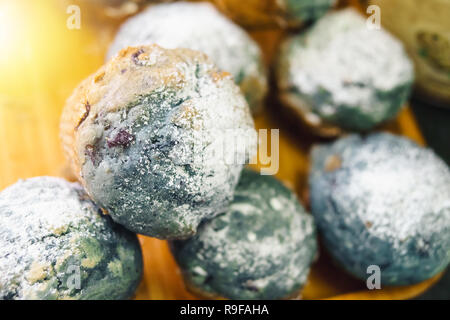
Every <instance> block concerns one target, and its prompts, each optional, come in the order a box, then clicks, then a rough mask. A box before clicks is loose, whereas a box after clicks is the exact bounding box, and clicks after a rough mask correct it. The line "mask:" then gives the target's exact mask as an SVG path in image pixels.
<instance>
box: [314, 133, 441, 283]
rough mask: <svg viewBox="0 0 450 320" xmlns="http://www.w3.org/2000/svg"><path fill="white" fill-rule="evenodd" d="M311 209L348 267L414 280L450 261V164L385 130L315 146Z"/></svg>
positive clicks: (364, 274)
mask: <svg viewBox="0 0 450 320" xmlns="http://www.w3.org/2000/svg"><path fill="white" fill-rule="evenodd" d="M309 179H310V181H309V184H310V198H311V210H312V213H313V215H314V217H315V220H316V222H317V225H318V228H319V231H320V232H321V234H322V237H323V240H324V245H325V247H326V248H327V249H328V251H329V252H330V253H331V255H332V256H333V257H334V258H335V259H336V260H337V262H338V263H339V264H340V265H342V266H343V267H344V268H345V270H347V271H348V272H349V273H351V274H353V275H354V276H356V277H358V278H360V279H362V280H366V279H367V278H368V277H369V274H368V267H369V266H371V265H375V266H378V267H379V268H380V271H381V285H382V286H384V285H409V284H414V283H418V282H421V281H424V280H426V279H429V278H431V277H433V276H434V275H436V274H438V273H439V272H441V271H443V270H444V269H445V268H446V267H447V265H448V264H449V262H450V170H449V168H448V166H447V165H446V164H445V163H444V162H443V161H442V160H441V159H440V158H439V157H437V156H436V155H435V154H434V153H433V152H432V151H431V150H429V149H426V148H422V147H420V146H418V145H416V144H415V143H413V142H412V141H410V140H408V139H405V138H402V137H398V136H394V135H391V134H387V133H378V134H372V135H369V136H367V137H360V136H358V135H351V136H348V137H346V138H342V139H340V140H338V141H336V142H335V143H331V144H329V145H322V146H317V147H315V148H314V149H313V151H312V169H311V173H310V178H309Z"/></svg>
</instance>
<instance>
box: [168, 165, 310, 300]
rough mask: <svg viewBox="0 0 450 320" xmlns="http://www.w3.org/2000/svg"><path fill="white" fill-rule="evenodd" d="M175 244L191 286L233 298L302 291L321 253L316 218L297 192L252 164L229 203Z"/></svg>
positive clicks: (286, 295)
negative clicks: (315, 226)
mask: <svg viewBox="0 0 450 320" xmlns="http://www.w3.org/2000/svg"><path fill="white" fill-rule="evenodd" d="M172 249H173V252H174V255H175V258H176V260H177V262H178V263H179V265H180V267H181V269H182V272H183V274H184V277H185V280H186V281H187V283H188V285H189V286H190V289H191V290H193V291H197V292H200V294H202V295H206V296H212V297H214V296H221V297H225V298H231V299H283V298H290V297H293V296H295V295H298V294H299V291H300V289H301V288H302V287H303V285H304V284H305V282H306V278H307V276H308V273H309V268H310V265H311V263H312V260H313V259H314V258H315V256H316V254H317V253H316V250H317V244H316V238H315V228H314V223H313V219H312V217H311V216H310V215H308V214H306V212H305V210H304V209H303V207H302V206H301V204H300V203H299V202H298V200H297V198H296V196H295V195H294V194H293V193H292V192H291V191H290V190H289V189H287V188H286V187H284V186H283V185H282V184H281V183H280V182H279V181H278V180H276V179H274V178H272V177H270V176H260V175H259V174H258V173H257V172H254V171H251V170H248V169H246V170H244V171H243V174H242V177H241V180H240V182H239V185H238V187H237V189H236V192H235V195H234V200H233V202H232V203H231V206H230V207H229V209H228V210H227V211H226V212H225V213H224V214H222V215H219V216H218V217H216V218H214V219H213V220H211V221H208V222H205V223H203V224H202V225H201V226H200V228H199V231H198V234H197V235H195V236H194V237H193V238H191V239H188V240H186V241H174V242H173V243H172Z"/></svg>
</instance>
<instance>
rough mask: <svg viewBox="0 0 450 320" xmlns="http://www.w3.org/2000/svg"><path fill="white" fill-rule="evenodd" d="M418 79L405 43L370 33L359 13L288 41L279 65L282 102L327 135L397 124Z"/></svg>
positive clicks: (340, 14)
mask: <svg viewBox="0 0 450 320" xmlns="http://www.w3.org/2000/svg"><path fill="white" fill-rule="evenodd" d="M413 78H414V72H413V66H412V63H411V61H410V60H409V58H408V56H407V55H406V53H405V51H404V49H403V46H402V45H401V43H400V42H399V41H397V40H396V39H395V38H393V37H392V36H391V35H389V34H388V33H387V32H386V31H384V30H383V29H381V30H370V29H369V28H367V26H366V20H365V19H364V18H363V17H362V16H361V15H360V14H358V13H357V12H356V11H355V10H354V9H344V10H341V11H337V12H334V13H331V14H328V15H326V16H325V17H323V18H322V19H321V20H319V21H318V22H317V23H316V24H315V25H314V26H313V27H312V28H311V29H309V30H307V31H306V32H305V33H302V34H299V35H296V36H293V37H290V38H288V39H287V40H285V42H284V43H283V44H282V48H281V50H280V54H279V61H278V64H277V83H278V89H279V95H280V99H281V100H282V102H284V104H285V105H286V106H288V107H289V108H291V109H292V110H294V111H295V112H296V113H298V114H299V115H300V117H301V119H303V120H304V122H305V123H306V124H308V125H309V126H310V127H311V128H313V129H314V130H315V131H316V132H317V133H318V134H320V135H324V136H336V135H338V134H340V133H342V132H344V131H368V130H371V129H373V128H374V127H375V126H377V125H379V124H380V123H383V122H385V121H387V120H389V119H392V118H393V117H395V116H396V114H397V113H398V112H399V110H400V109H401V107H402V106H403V105H404V103H405V102H406V100H407V98H408V96H409V94H410V91H411V86H412V83H413Z"/></svg>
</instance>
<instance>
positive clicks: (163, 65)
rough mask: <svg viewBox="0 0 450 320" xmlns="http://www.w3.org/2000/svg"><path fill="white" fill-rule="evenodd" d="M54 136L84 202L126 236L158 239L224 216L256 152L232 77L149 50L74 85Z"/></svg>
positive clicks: (199, 59) (128, 52) (203, 63)
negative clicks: (82, 190)
mask: <svg viewBox="0 0 450 320" xmlns="http://www.w3.org/2000/svg"><path fill="white" fill-rule="evenodd" d="M61 135H62V140H63V145H64V149H65V151H66V154H67V157H68V159H69V160H70V162H71V165H72V168H73V171H74V172H75V174H77V176H78V178H79V180H80V181H81V182H82V183H83V185H84V186H85V187H86V190H87V192H88V193H89V195H90V196H91V197H92V198H93V200H94V201H95V202H96V203H97V204H98V205H99V206H100V207H102V208H103V209H104V210H105V212H107V213H109V214H110V215H111V217H112V218H113V219H114V220H115V221H116V222H118V223H120V224H122V225H123V226H125V227H126V228H128V229H129V230H131V231H134V232H137V233H142V234H145V235H147V236H151V237H157V238H160V239H180V238H187V237H190V236H192V235H194V234H195V232H196V229H197V226H198V224H199V223H200V222H201V221H202V220H203V219H206V218H212V217H213V216H215V215H217V214H219V213H221V212H223V211H224V210H225V208H227V207H228V204H229V203H230V202H231V200H232V198H233V192H234V189H235V187H236V185H237V183H238V179H239V175H240V173H241V170H242V168H243V166H244V164H245V163H246V162H247V160H248V159H249V157H250V156H251V155H252V154H253V153H254V150H255V148H256V131H255V129H254V125H253V120H252V117H251V114H250V110H249V108H248V105H247V103H246V101H245V99H244V97H243V96H242V95H241V93H240V90H239V87H237V86H236V85H235V84H234V82H233V80H232V78H231V76H230V75H229V74H227V73H225V72H221V71H219V70H218V69H217V68H216V67H215V66H214V65H213V63H212V62H211V61H210V60H209V59H208V58H207V57H206V56H205V55H204V54H202V53H200V52H196V51H192V50H188V49H174V50H168V49H163V48H161V47H159V46H157V45H152V46H141V47H137V48H128V49H124V50H123V51H121V52H120V53H119V54H118V55H117V56H116V57H115V58H114V59H112V60H111V61H109V62H108V63H107V64H106V65H105V66H103V67H102V68H100V70H99V71H97V72H96V73H94V74H93V75H91V76H90V77H89V78H87V79H86V80H85V81H83V82H82V83H81V84H80V86H79V87H78V88H77V89H75V91H74V93H73V95H72V96H71V97H70V98H69V99H68V101H67V103H66V106H65V109H64V111H63V115H62V120H61ZM233 135H235V136H234V137H235V138H236V139H235V140H236V142H235V143H227V142H229V141H228V140H233V139H232V138H233ZM237 138H239V139H237ZM230 159H231V160H230ZM234 159H237V160H238V161H233V160H234Z"/></svg>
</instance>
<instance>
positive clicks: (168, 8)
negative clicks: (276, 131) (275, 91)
mask: <svg viewBox="0 0 450 320" xmlns="http://www.w3.org/2000/svg"><path fill="white" fill-rule="evenodd" d="M154 43H156V44H159V45H160V46H162V47H164V48H168V49H175V48H189V49H193V50H198V51H201V52H204V53H206V54H207V55H208V56H209V57H210V58H211V59H212V60H213V61H214V62H215V63H216V65H217V66H218V67H219V68H220V69H221V70H223V71H226V72H229V73H231V74H232V75H233V77H234V80H235V82H236V84H238V85H239V86H240V87H241V90H242V92H243V94H244V95H245V97H246V99H247V102H248V103H249V105H250V108H251V110H252V111H253V112H254V113H257V112H258V111H259V110H260V108H261V107H262V103H263V100H264V97H265V96H266V93H267V78H266V72H265V68H264V65H263V61H262V56H261V50H260V49H259V47H258V45H257V44H256V42H255V41H253V40H252V39H251V38H250V37H249V36H248V35H247V33H246V32H245V31H244V30H243V29H241V28H240V27H239V26H237V25H235V24H234V23H233V22H232V21H230V20H228V19H227V18H226V17H225V16H223V15H222V14H221V13H220V12H218V11H217V10H216V9H215V8H214V6H213V5H211V4H209V3H188V2H178V3H171V4H159V5H154V6H150V7H149V8H147V9H146V10H145V11H143V12H141V13H140V14H138V15H136V16H134V17H132V18H130V19H129V20H127V21H126V22H125V23H124V24H123V25H122V26H121V28H120V30H119V32H118V33H117V35H116V37H115V39H114V41H113V43H112V44H111V46H110V48H109V51H108V54H107V58H108V59H109V58H111V57H113V56H114V55H115V54H116V53H117V52H118V51H119V50H121V49H123V48H126V47H128V46H133V45H142V44H154Z"/></svg>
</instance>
